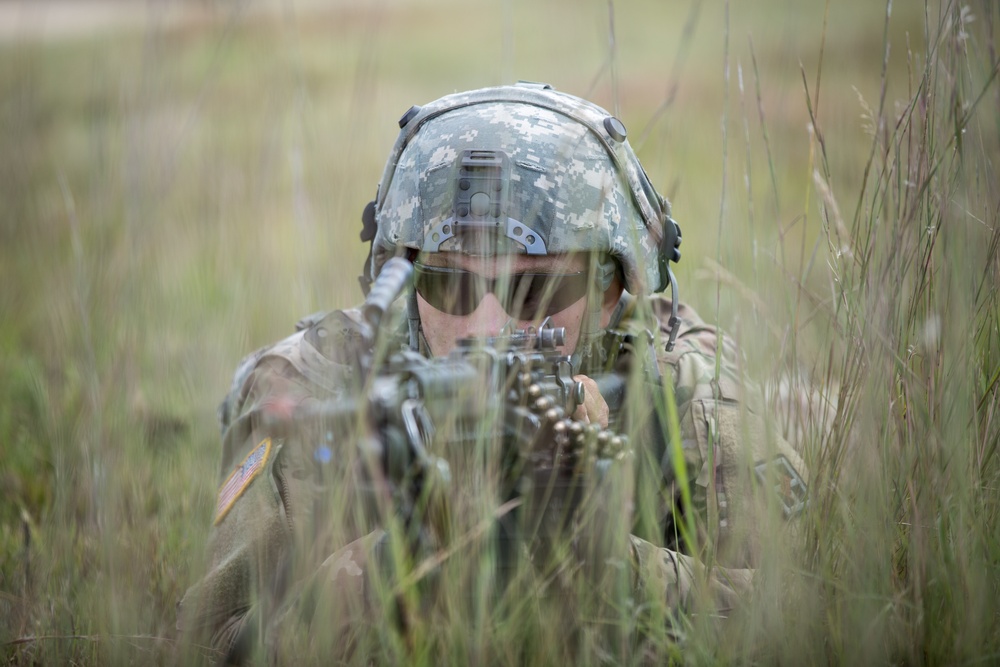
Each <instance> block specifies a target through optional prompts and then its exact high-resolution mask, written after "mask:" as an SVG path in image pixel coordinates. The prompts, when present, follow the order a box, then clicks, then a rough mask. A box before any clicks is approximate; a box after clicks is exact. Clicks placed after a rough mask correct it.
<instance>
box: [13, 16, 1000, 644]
mask: <svg viewBox="0 0 1000 667" xmlns="http://www.w3.org/2000/svg"><path fill="white" fill-rule="evenodd" d="M737 5H738V6H737ZM156 6H157V5H156V3H151V4H150V5H149V7H150V8H151V13H150V15H149V19H150V20H149V23H148V24H146V25H145V26H144V27H142V28H135V27H132V28H127V29H126V28H119V29H114V28H109V29H108V31H107V32H103V33H101V34H100V35H99V36H87V35H83V36H75V37H66V36H64V37H61V38H60V39H45V38H44V37H40V36H39V35H38V34H37V33H36V31H33V30H32V31H28V32H25V33H24V34H22V35H20V36H18V37H16V38H12V39H8V40H7V41H6V43H2V44H0V202H2V206H0V470H2V472H0V619H2V621H0V642H3V653H2V655H3V656H4V657H5V658H7V659H10V660H12V661H13V662H32V661H39V662H46V663H47V662H67V661H69V660H74V661H76V662H85V663H88V662H89V663H104V662H108V661H114V662H119V661H120V662H126V661H147V660H153V661H162V660H168V659H170V657H171V656H172V655H173V651H174V650H175V649H174V643H173V642H174V637H175V634H176V633H175V631H174V629H173V624H174V604H175V602H176V601H177V600H178V599H179V597H180V596H181V595H182V593H183V591H184V590H185V588H186V587H187V586H188V585H190V584H191V583H192V582H193V581H194V580H195V579H196V578H197V577H198V576H199V573H200V572H201V569H202V567H203V557H204V555H203V549H204V543H205V538H206V535H207V531H208V526H209V523H210V520H211V512H212V507H213V502H214V496H215V492H216V486H217V482H218V470H217V467H218V449H217V441H218V433H217V427H216V425H215V422H214V414H215V406H216V404H217V403H218V401H219V399H220V398H221V397H222V396H223V394H224V393H225V391H226V390H227V389H228V384H229V378H230V377H231V372H232V370H233V368H234V366H235V364H236V363H237V361H238V360H239V359H240V358H241V357H242V356H243V355H244V354H246V353H247V352H249V351H251V350H252V349H254V348H255V347H257V346H260V345H262V344H264V343H266V342H269V341H271V340H274V339H277V338H279V337H282V336H284V335H286V334H287V333H288V332H290V330H291V327H292V325H293V323H294V322H295V321H296V319H297V318H298V317H300V316H301V315H303V314H306V313H309V312H313V311H315V310H318V309H321V308H333V307H344V306H348V305H352V304H354V303H355V302H357V301H358V300H359V298H360V292H359V290H358V288H357V283H356V280H355V276H356V275H357V274H358V272H359V270H360V265H361V261H362V259H363V257H364V254H365V250H364V249H363V248H362V246H361V244H360V242H359V241H358V240H357V235H358V232H359V230H360V212H361V210H362V208H363V207H364V204H365V203H366V202H367V201H368V200H369V199H370V198H371V197H372V196H373V195H374V193H375V186H376V183H377V181H378V178H379V177H380V175H381V166H382V161H383V160H384V157H385V155H386V153H387V152H388V149H389V147H390V146H391V143H392V141H393V140H394V139H395V134H396V129H397V126H396V120H397V118H398V117H399V116H400V115H401V114H402V112H403V111H404V110H405V109H406V108H408V107H409V106H410V105H411V104H420V103H424V102H426V101H428V100H431V99H434V98H436V97H438V96H440V95H442V94H445V93H448V92H451V91H454V90H462V89H467V88H474V87H480V86H485V85H493V84H497V83H503V82H510V81H513V80H516V79H528V80H538V81H546V82H549V83H552V84H553V85H555V86H556V87H557V88H559V89H561V90H565V91H568V92H572V93H576V94H579V95H582V96H585V97H589V98H591V99H594V100H595V101H597V102H598V103H601V104H602V105H604V106H605V107H607V108H609V109H612V110H613V111H614V112H615V113H616V114H617V115H619V116H620V117H621V118H622V119H623V120H624V121H625V124H626V126H627V127H628V129H629V137H630V139H631V140H632V142H633V145H634V146H635V147H636V148H637V149H638V151H639V153H640V157H641V158H642V159H643V161H644V164H645V165H646V168H647V170H648V171H649V172H650V175H651V177H652V179H653V181H654V182H655V183H656V184H657V185H658V186H659V187H660V189H661V190H662V191H663V192H665V193H666V194H668V196H669V197H670V198H671V199H672V200H673V202H674V213H675V216H676V217H677V218H678V220H679V221H680V222H681V224H682V227H683V229H684V239H685V241H684V247H683V251H684V259H683V261H682V263H681V265H680V267H679V271H678V274H679V279H680V281H681V286H682V295H683V297H684V298H685V299H687V300H689V301H691V302H692V303H693V304H694V305H695V307H696V308H698V310H699V311H700V312H701V314H702V315H703V316H705V317H706V319H709V320H716V319H717V320H719V321H720V322H721V323H722V324H723V325H724V326H725V327H727V329H729V330H730V331H731V332H733V333H734V334H735V335H736V337H737V338H738V339H739V340H740V341H741V343H742V344H743V347H744V349H745V351H746V353H747V357H748V365H747V370H748V374H749V375H750V376H753V377H754V378H755V379H757V380H759V381H761V382H762V383H763V384H766V385H768V386H770V387H772V388H773V392H772V394H773V396H774V399H773V400H774V406H775V412H776V413H778V414H780V415H781V416H782V417H783V419H784V420H785V422H784V423H782V426H783V427H784V428H786V429H788V430H789V431H790V432H793V433H795V434H798V435H796V440H798V441H800V442H801V447H802V449H803V451H804V452H805V454H806V456H807V459H808V461H809V463H810V465H811V468H812V471H813V475H814V479H813V482H812V493H813V498H812V502H811V505H810V508H809V510H808V511H807V512H806V513H805V514H804V515H803V517H802V518H801V522H802V524H803V528H804V530H803V531H802V532H803V541H804V552H805V554H804V555H803V556H800V557H797V558H796V559H795V560H793V561H785V560H781V561H780V562H778V563H777V564H776V565H775V568H776V571H780V572H781V576H780V580H779V577H778V576H771V575H775V574H776V573H775V572H771V571H766V572H762V573H761V579H762V585H761V601H760V602H759V605H760V608H759V613H757V614H755V616H754V619H755V620H754V621H753V622H751V623H748V624H747V625H746V628H745V630H746V631H745V633H743V634H742V635H740V637H742V639H741V640H740V641H734V642H733V644H732V645H726V646H708V645H704V646H700V647H697V648H698V651H700V652H698V651H693V652H692V653H691V654H690V655H695V654H697V655H700V656H702V657H704V658H706V659H707V660H709V661H712V660H715V659H720V658H724V657H732V656H733V655H743V656H744V657H746V656H750V655H753V656H757V657H758V658H760V659H764V660H765V661H767V660H766V659H767V657H770V658H773V659H777V658H779V657H784V658H787V659H789V660H791V659H793V658H805V659H809V660H811V661H826V660H833V661H837V662H840V661H844V662H848V661H851V662H853V661H854V659H855V658H860V659H865V660H867V661H894V660H895V661H899V660H904V661H907V662H913V663H920V662H925V661H926V662H950V661H952V660H954V661H955V662H963V661H973V660H974V659H976V658H986V660H987V661H991V660H997V659H1000V639H998V637H1000V602H998V600H1000V538H998V537H997V531H996V529H995V526H996V525H997V519H998V510H1000V487H998V484H1000V474H998V465H1000V461H998V457H997V442H998V437H1000V425H998V420H1000V413H998V411H997V408H998V405H1000V404H998V400H997V390H998V384H997V379H998V373H1000V332H998V324H1000V307H998V303H997V300H996V299H997V297H996V296H995V291H996V285H997V284H998V279H1000V275H998V257H997V244H998V238H1000V236H998V235H1000V231H998V230H1000V227H998V225H1000V212H998V206H1000V186H998V182H1000V177H998V174H997V171H996V169H997V165H996V160H997V159H998V158H1000V146H998V137H1000V87H998V85H997V82H996V81H995V79H994V77H995V74H996V62H997V57H998V56H997V50H996V42H997V37H998V30H1000V29H998V22H1000V16H998V14H997V10H996V5H995V3H993V2H990V1H988V0H985V1H983V2H979V3H977V2H970V3H968V5H961V4H952V3H945V4H944V5H941V4H939V3H930V4H928V5H926V6H924V5H923V4H922V3H919V2H905V3H896V5H895V6H892V7H891V13H890V15H889V17H888V20H887V12H886V7H885V6H880V5H879V3H871V2H861V1H858V2H837V3H830V5H829V6H828V7H824V6H823V3H802V2H787V1H782V0H768V1H767V2H756V3H736V4H735V5H734V6H732V7H728V8H727V7H726V6H725V5H723V4H722V3H701V2H697V1H694V2H653V1H651V0H650V1H643V2H639V1H634V2H627V3H626V2H618V3H609V2H596V1H595V2H586V3H583V2H578V1H576V0H573V1H572V2H571V1H570V0H561V1H551V2H533V3H513V2H507V3H493V4H483V5H482V6H474V5H471V4H470V3H467V2H465V3H463V2H451V1H447V0H440V1H433V2H432V1H430V0H426V1H419V0H411V1H409V2H402V1H400V2H381V3H375V2H371V3H365V2H350V1H342V2H334V3H328V4H327V5H324V6H323V7H322V8H320V7H314V6H295V5H293V3H290V2H289V3H275V7H274V8H273V9H275V10H276V11H274V12H273V13H269V12H263V13H258V12H257V11H255V10H256V9H259V8H260V5H247V4H244V3H239V2H236V3H222V2H218V3H207V2H203V3H197V4H194V5H192V6H190V7H187V8H186V9H183V10H179V9H178V8H180V7H182V6H181V5H169V7H171V11H174V10H178V11H181V13H183V14H184V15H185V16H188V19H187V20H183V21H180V22H176V23H170V24H163V23H158V22H157V20H156V12H155V11H154V10H155V8H156ZM611 26H613V31H612V29H611ZM26 27H27V26H26ZM5 32H7V31H5ZM29 32H30V33H31V34H29ZM800 407H801V408H802V409H800Z"/></svg>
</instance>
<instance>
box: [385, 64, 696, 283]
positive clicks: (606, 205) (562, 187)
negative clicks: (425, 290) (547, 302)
mask: <svg viewBox="0 0 1000 667" xmlns="http://www.w3.org/2000/svg"><path fill="white" fill-rule="evenodd" d="M400 125H401V128H402V131H401V133H400V136H399V138H398V139H397V141H396V144H395V146H394V148H393V151H392V154H391V155H390V157H389V160H388V162H387V164H386V167H385V171H384V173H383V176H382V181H381V183H380V186H379V195H378V198H377V200H376V202H375V218H376V223H377V232H376V235H375V239H374V244H373V254H372V264H371V266H370V269H371V275H372V277H374V276H376V275H378V272H379V270H380V269H381V266H382V264H384V263H385V261H386V260H388V259H389V258H390V257H392V256H394V255H397V254H400V253H401V252H403V249H404V248H408V249H412V250H417V251H424V252H439V251H453V252H463V253H468V254H493V253H505V252H523V253H527V254H536V255H551V254H557V253H573V252H588V253H590V252H596V253H606V254H608V255H610V256H611V257H612V258H613V259H614V260H615V261H616V262H617V263H618V264H619V265H620V266H621V268H622V275H623V278H624V280H625V288H626V289H627V290H628V291H629V292H631V293H633V294H635V293H639V292H644V291H658V290H660V289H663V288H664V287H665V286H666V285H667V284H668V276H667V275H666V274H667V270H666V266H667V264H666V261H664V259H663V257H664V254H663V252H662V250H661V249H662V248H664V247H666V248H667V249H668V251H669V252H668V253H667V256H669V257H670V258H672V259H675V261H676V258H677V257H679V253H677V252H676V250H675V247H676V245H678V244H679V234H678V233H677V232H678V229H677V228H676V226H675V224H674V222H673V220H671V219H670V215H669V204H668V203H667V201H666V200H665V199H664V198H663V197H661V196H660V195H659V194H658V193H657V192H656V191H655V190H654V189H653V187H652V185H651V184H650V182H649V179H648V177H647V176H646V174H645V172H644V171H643V169H642V166H641V165H640V163H639V160H638V158H637V157H636V156H635V153H634V152H633V151H632V148H631V146H629V144H628V141H627V140H626V139H625V131H624V127H623V126H622V125H621V123H620V122H619V121H618V120H617V119H615V118H613V117H612V116H610V115H609V114H608V113H607V112H606V111H605V110H604V109H602V108H600V107H598V106H597V105H594V104H592V103H590V102H587V101H586V100H583V99H580V98H578V97H574V96H572V95H568V94H565V93H559V92H557V91H555V90H552V89H551V88H549V87H548V86H543V85H540V84H518V85H515V86H502V87H497V88H485V89H481V90H474V91H470V92H466V93H458V94H454V95H448V96H446V97H443V98H441V99H439V100H436V101H435V102H431V103H430V104H428V105H426V106H424V107H422V108H421V107H413V108H411V109H410V111H408V112H407V114H406V115H404V117H403V118H402V119H401V120H400ZM665 231H666V233H667V235H668V238H667V239H666V243H665V242H664V238H663V237H664V232H665ZM484 240H485V242H484Z"/></svg>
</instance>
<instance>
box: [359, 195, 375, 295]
mask: <svg viewBox="0 0 1000 667" xmlns="http://www.w3.org/2000/svg"><path fill="white" fill-rule="evenodd" d="M377 233H378V224H377V223H376V222H375V201H374V200H373V201H370V202H368V204H367V205H366V206H365V210H364V211H362V212H361V242H362V243H368V244H369V246H368V257H367V258H366V259H365V263H364V266H362V268H361V275H360V276H358V284H359V285H361V292H362V293H363V294H364V295H365V296H366V297H367V296H368V292H369V290H370V289H371V284H372V279H371V277H370V276H369V270H370V269H371V268H372V258H373V256H374V254H375V235H376V234H377Z"/></svg>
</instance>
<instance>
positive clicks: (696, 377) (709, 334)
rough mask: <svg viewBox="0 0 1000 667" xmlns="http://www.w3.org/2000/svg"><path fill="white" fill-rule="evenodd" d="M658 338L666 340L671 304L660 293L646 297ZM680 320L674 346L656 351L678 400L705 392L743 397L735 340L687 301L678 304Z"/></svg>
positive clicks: (734, 398)
mask: <svg viewBox="0 0 1000 667" xmlns="http://www.w3.org/2000/svg"><path fill="white" fill-rule="evenodd" d="M649 305H650V308H651V310H652V313H653V316H654V318H655V319H656V321H657V323H658V326H659V329H660V333H661V337H662V339H663V340H666V336H667V331H668V329H669V324H668V323H669V320H670V315H671V309H672V303H671V301H670V299H668V298H666V297H664V296H662V295H653V296H652V297H650V298H649ZM677 314H678V316H679V317H680V319H681V324H680V332H679V333H678V335H677V341H676V344H675V345H674V349H673V350H671V351H669V352H668V351H667V350H666V349H664V348H660V349H659V350H657V360H658V362H659V365H660V367H661V369H663V370H665V371H666V370H669V372H670V374H671V375H672V376H673V379H674V388H675V391H676V394H677V400H678V403H684V402H685V401H686V400H690V399H692V398H695V397H698V396H701V395H704V397H706V398H711V397H716V398H725V399H730V400H742V399H743V398H744V397H745V395H746V392H745V391H744V389H743V386H742V381H741V378H740V368H741V367H742V366H743V364H742V363H741V356H740V352H739V349H738V347H737V345H736V342H735V341H734V340H733V339H732V337H730V336H729V335H728V334H726V333H724V332H723V331H722V330H721V329H720V328H719V327H717V326H715V325H713V324H709V323H707V322H706V321H705V320H704V319H702V318H701V316H700V315H699V314H698V313H697V311H695V309H694V308H693V307H692V306H691V305H690V304H687V303H684V302H680V303H678V304H677Z"/></svg>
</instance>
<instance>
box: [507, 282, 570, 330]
mask: <svg viewBox="0 0 1000 667" xmlns="http://www.w3.org/2000/svg"><path fill="white" fill-rule="evenodd" d="M586 293H587V276H586V274H585V273H570V274H521V275H519V276H516V277H515V280H514V286H513V289H512V293H511V297H512V300H511V303H510V304H509V305H507V304H505V305H507V313H508V314H509V315H510V316H511V317H513V318H516V319H519V320H534V319H538V318H540V317H543V316H545V315H555V314H556V313H558V312H561V311H563V310H565V309H566V308H568V307H569V306H571V305H573V304H574V303H576V302H577V301H579V300H580V299H581V298H583V296H584V295H585V294H586Z"/></svg>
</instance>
